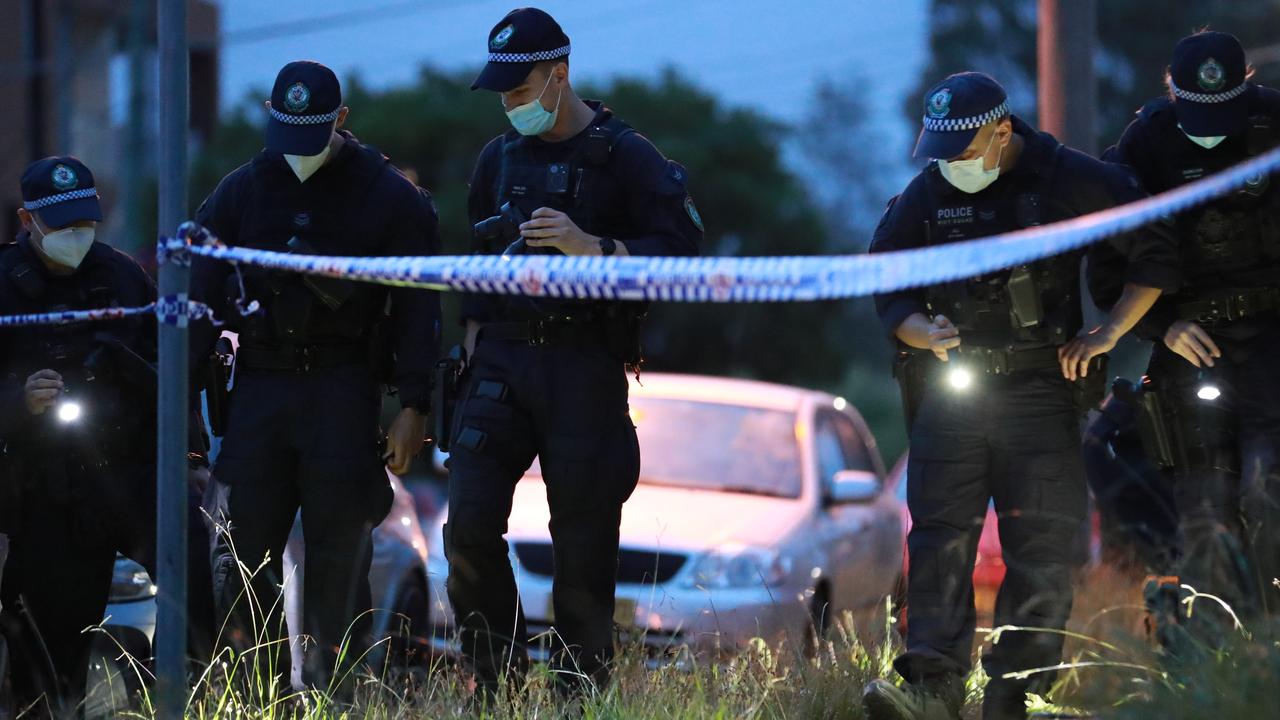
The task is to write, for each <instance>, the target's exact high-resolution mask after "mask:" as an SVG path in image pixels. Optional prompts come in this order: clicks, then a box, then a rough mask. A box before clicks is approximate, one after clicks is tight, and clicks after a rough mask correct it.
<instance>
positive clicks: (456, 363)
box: [431, 345, 467, 452]
mask: <svg viewBox="0 0 1280 720" xmlns="http://www.w3.org/2000/svg"><path fill="white" fill-rule="evenodd" d="M466 369H467V351H466V349H465V348H463V347H462V346H461V345H454V346H453V348H452V349H451V350H449V355H448V356H447V357H444V358H441V359H440V360H439V361H438V362H437V363H436V378H435V383H434V384H433V387H432V389H431V414H432V415H433V416H434V419H435V436H436V447H438V448H440V450H441V451H442V452H449V443H450V440H452V438H451V437H450V434H451V433H452V431H453V410H454V407H456V406H457V403H458V387H459V385H461V384H462V375H463V373H464V372H466Z"/></svg>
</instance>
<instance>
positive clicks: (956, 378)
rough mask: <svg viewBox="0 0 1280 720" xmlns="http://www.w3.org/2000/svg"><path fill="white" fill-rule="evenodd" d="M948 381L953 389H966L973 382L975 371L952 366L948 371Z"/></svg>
mask: <svg viewBox="0 0 1280 720" xmlns="http://www.w3.org/2000/svg"><path fill="white" fill-rule="evenodd" d="M947 383H948V384H950V385H951V389H953V390H964V389H966V388H968V387H969V386H970V385H972V384H973V373H971V372H969V369H968V368H964V367H956V368H951V370H949V371H948V372H947Z"/></svg>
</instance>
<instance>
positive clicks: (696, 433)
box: [529, 397, 801, 498]
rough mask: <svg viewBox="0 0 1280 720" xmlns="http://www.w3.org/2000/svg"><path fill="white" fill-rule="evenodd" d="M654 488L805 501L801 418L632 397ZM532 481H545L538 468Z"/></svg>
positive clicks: (643, 462)
mask: <svg viewBox="0 0 1280 720" xmlns="http://www.w3.org/2000/svg"><path fill="white" fill-rule="evenodd" d="M631 419H632V421H633V422H635V425H636V434H637V436H638V437H639V439H640V482H641V483H643V484H647V485H665V486H669V487H681V488H690V489H696V490H717V491H723V492H738V493H746V494H752V495H770V496H777V497H788V498H797V497H800V489H801V480H800V473H801V470H800V450H799V443H798V442H797V440H796V432H795V423H796V416H795V413H794V412H791V411H784V410H769V409H763V408H754V407H744V406H741V405H730V404H725V403H713V402H702V401H697V400H678V399H670V398H643V397H642V398H636V397H633V398H631ZM529 474H530V475H541V474H542V470H541V468H540V467H539V466H538V463H537V462H536V461H535V463H534V465H533V467H532V468H531V469H530V470H529Z"/></svg>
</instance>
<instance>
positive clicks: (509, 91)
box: [445, 8, 702, 689]
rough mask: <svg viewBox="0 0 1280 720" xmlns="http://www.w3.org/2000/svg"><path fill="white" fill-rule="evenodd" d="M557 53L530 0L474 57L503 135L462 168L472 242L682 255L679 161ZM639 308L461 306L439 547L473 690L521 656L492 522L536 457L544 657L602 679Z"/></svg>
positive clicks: (542, 302)
mask: <svg viewBox="0 0 1280 720" xmlns="http://www.w3.org/2000/svg"><path fill="white" fill-rule="evenodd" d="M569 49H570V46H569V38H568V37H566V36H565V34H564V32H563V31H562V30H561V28H560V26H559V25H558V24H557V23H556V21H555V20H554V19H552V18H551V16H550V15H548V14H547V13H545V12H543V11H541V10H538V9H534V8H524V9H520V10H514V11H512V12H511V13H509V14H508V15H507V16H506V17H504V18H503V19H502V20H501V21H499V22H498V24H497V25H494V26H493V29H492V30H491V31H490V32H489V38H488V50H489V59H488V64H486V65H485V67H484V70H483V71H482V72H481V73H480V75H479V77H478V78H476V81H475V84H474V85H473V88H482V89H485V90H489V91H492V92H495V93H498V94H499V95H500V96H501V99H502V106H503V108H504V109H505V110H506V114H507V117H508V118H509V119H510V121H511V125H512V129H511V130H509V131H507V132H506V133H505V134H503V135H502V136H500V137H498V138H495V139H494V140H493V141H491V142H490V143H489V144H488V145H486V146H485V148H484V150H483V151H482V152H481V153H480V159H479V161H478V162H477V163H476V168H475V172H474V174H473V175H472V178H471V192H470V196H469V198H468V207H469V210H470V214H471V220H472V222H474V223H477V233H476V239H475V252H477V253H481V254H493V253H500V252H503V251H504V249H505V248H507V247H509V245H511V244H513V241H514V244H515V245H516V246H517V248H518V247H519V246H520V245H521V244H523V245H524V246H525V247H526V248H527V250H526V251H527V252H530V253H539V254H561V253H563V254H565V255H591V256H606V257H608V256H623V255H695V254H697V253H698V247H699V244H700V242H701V238H702V221H701V219H700V218H699V216H698V212H697V210H696V208H695V207H694V205H693V201H692V199H690V197H689V195H688V193H687V192H686V190H685V184H686V182H687V176H686V173H685V170H684V168H682V167H681V166H680V165H679V164H677V163H675V162H672V161H669V160H667V159H666V158H664V157H663V156H662V154H661V153H660V152H658V150H657V148H655V147H654V146H653V144H652V143H650V142H649V141H648V140H647V139H645V138H644V137H643V136H641V135H639V134H638V133H636V132H635V131H634V130H632V129H631V128H630V127H629V126H627V124H626V123H624V122H623V121H621V120H619V119H618V118H617V117H615V116H614V115H613V113H612V112H611V111H610V110H609V109H608V108H606V107H605V106H604V105H602V104H601V103H599V102H594V101H584V100H582V99H580V98H579V97H578V95H577V94H576V93H575V92H574V90H573V87H572V85H571V84H570V82H569ZM490 218H493V220H492V221H491V222H486V220H488V219H490ZM495 225H497V226H498V227H497V228H495ZM517 248H513V251H515V250H516V249H517ZM642 311H643V308H642V307H637V306H633V305H625V304H620V303H607V302H591V301H561V300H546V299H539V300H536V301H535V300H532V299H520V298H515V299H507V298H499V297H482V296H470V297H468V298H467V300H466V302H465V304H464V307H463V310H462V319H463V320H464V321H465V323H466V326H467V337H468V340H467V344H468V347H469V348H471V349H472V351H471V352H470V353H469V355H470V367H469V370H468V373H467V376H466V378H465V381H464V383H463V385H462V388H461V390H460V399H459V401H458V407H457V411H456V413H455V422H454V433H453V437H452V448H451V450H452V456H451V457H450V461H449V463H450V464H449V468H450V477H449V516H448V525H447V527H446V530H445V546H446V548H447V552H448V557H449V580H448V588H449V599H450V601H451V602H452V604H453V607H454V611H455V613H456V615H457V620H458V624H459V626H460V629H461V635H462V643H463V651H464V653H465V654H466V655H467V657H468V658H469V660H470V661H471V662H472V663H473V666H474V669H475V672H476V675H477V679H478V680H479V682H480V683H481V685H482V687H484V688H486V689H492V688H493V687H494V686H495V683H496V682H497V679H498V677H499V675H501V674H502V673H504V672H506V671H513V672H517V673H518V672H521V671H523V669H524V668H525V666H526V664H527V654H526V650H525V646H524V642H525V633H526V631H525V619H524V618H525V616H524V612H523V609H522V608H521V607H520V605H519V602H518V597H517V592H516V583H515V579H514V577H513V574H512V569H511V565H510V562H509V561H508V558H507V543H506V541H505V540H504V539H503V533H504V532H505V531H506V522H507V517H508V515H509V514H510V512H511V502H512V494H513V492H514V490H515V484H516V482H517V481H518V480H519V479H520V477H521V475H523V474H524V472H525V471H526V470H528V469H529V467H530V465H531V463H532V462H533V460H534V458H535V457H538V458H539V459H540V461H541V466H542V474H543V477H544V480H545V482H546V484H547V500H548V502H549V504H550V506H551V525H550V530H551V538H552V545H553V548H554V553H555V556H556V563H555V578H554V591H553V603H552V604H553V605H554V622H555V629H556V632H555V633H554V635H555V637H556V643H557V647H556V649H555V653H554V654H555V658H554V664H555V666H556V667H559V668H562V669H564V670H566V673H565V674H563V675H561V677H562V678H568V677H569V674H571V673H572V674H582V675H585V676H586V677H588V678H590V679H592V680H594V681H595V682H596V683H597V684H602V683H603V682H605V681H606V679H607V677H608V672H609V670H608V663H609V660H610V658H611V657H612V655H613V632H612V623H613V609H614V584H615V576H616V574H617V563H618V524H619V522H620V520H621V512H622V503H623V502H624V501H625V500H626V499H627V497H629V496H630V494H631V491H632V490H633V489H634V488H635V485H636V482H637V480H638V477H639V469H640V455H639V448H638V446H637V444H636V434H635V427H634V426H633V425H632V423H631V420H630V417H629V416H628V411H627V378H626V371H625V369H624V365H627V364H638V363H639V360H640V357H639V344H638V343H639V336H638V332H639V327H638V325H639V315H640V313H641V312H642ZM536 612H537V613H539V615H541V614H542V613H543V612H544V608H536ZM543 617H545V616H543ZM513 635H514V637H513Z"/></svg>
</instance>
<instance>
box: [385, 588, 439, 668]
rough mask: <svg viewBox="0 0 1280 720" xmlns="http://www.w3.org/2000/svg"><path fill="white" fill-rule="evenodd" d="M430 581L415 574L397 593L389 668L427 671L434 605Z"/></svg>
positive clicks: (392, 623) (392, 624)
mask: <svg viewBox="0 0 1280 720" xmlns="http://www.w3.org/2000/svg"><path fill="white" fill-rule="evenodd" d="M429 597H430V596H429V594H428V592H427V581H426V579H425V578H423V577H422V575H421V574H419V573H414V574H412V575H410V576H409V577H408V578H406V579H405V581H404V582H403V583H402V584H401V586H400V591H399V592H398V593H396V602H395V607H394V611H395V613H396V614H395V617H394V618H393V619H392V622H391V647H390V651H391V656H390V665H391V666H392V667H395V668H400V669H409V668H415V667H417V668H420V667H425V666H426V665H427V664H428V662H429V661H430V656H431V652H430V650H431V644H430V633H431V624H430V622H431V617H430V608H431V604H430V603H431V601H430V599H429Z"/></svg>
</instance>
